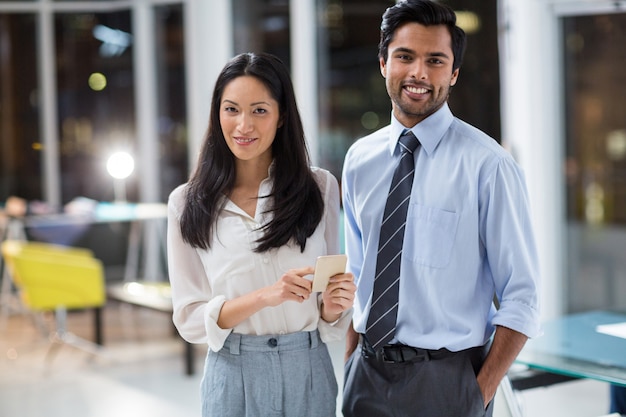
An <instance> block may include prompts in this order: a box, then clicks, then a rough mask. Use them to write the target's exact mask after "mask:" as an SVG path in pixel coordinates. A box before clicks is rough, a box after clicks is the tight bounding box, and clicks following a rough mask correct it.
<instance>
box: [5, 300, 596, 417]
mask: <svg viewBox="0 0 626 417" xmlns="http://www.w3.org/2000/svg"><path fill="white" fill-rule="evenodd" d="M3 318H4V319H5V320H2V321H0V354H1V355H2V356H1V357H0V417H40V416H47V417H111V416H115V417H142V416H150V417H173V416H185V417H199V416H200V412H199V409H200V398H199V393H198V392H199V389H198V387H199V385H200V378H201V376H200V371H201V367H202V362H203V360H204V355H205V354H206V348H203V347H202V346H197V347H196V356H195V358H196V364H195V365H196V366H195V368H196V370H197V372H196V374H195V375H193V376H186V375H185V374H184V363H183V356H182V355H183V344H182V343H181V341H180V340H179V339H178V338H176V337H175V336H173V333H172V327H171V323H170V321H169V316H167V315H165V314H162V313H158V312H154V311H149V310H146V309H141V308H133V307H130V306H127V305H120V304H109V305H107V307H106V308H105V310H104V323H105V328H104V338H105V348H104V349H103V350H102V351H101V352H100V353H98V354H97V355H93V354H91V353H87V352H84V351H81V350H79V349H77V348H75V347H72V346H67V345H66V346H61V347H60V349H58V350H57V351H56V352H57V353H56V355H53V357H51V358H48V359H47V360H46V352H47V351H48V349H49V346H50V343H49V341H48V339H47V338H46V337H45V336H43V331H42V330H41V326H49V325H50V324H51V322H52V318H51V317H45V318H44V319H43V320H40V321H39V324H38V322H37V321H35V320H33V319H32V317H30V316H28V315H25V314H12V315H11V316H9V317H8V319H6V316H5V317H3ZM91 320H92V316H91V312H87V311H81V312H73V313H70V314H69V317H68V329H69V330H70V331H72V332H74V333H75V334H76V335H77V336H79V337H84V338H91V331H92V327H91ZM330 351H331V355H332V358H333V361H334V363H335V365H336V366H335V368H336V375H337V378H338V379H339V381H340V386H341V381H342V372H343V371H342V363H341V362H342V355H343V345H342V343H341V342H337V343H333V344H331V345H330ZM607 392H608V388H607V386H606V385H605V384H603V383H600V382H594V381H589V380H581V381H573V382H568V383H563V384H558V385H555V386H552V387H548V388H537V389H532V390H525V391H521V392H518V393H517V396H518V399H519V402H520V404H521V406H522V409H523V410H524V417H596V416H600V415H603V414H606V412H607V410H608V396H607ZM337 415H338V416H340V415H341V414H340V413H339V412H338V414H337Z"/></svg>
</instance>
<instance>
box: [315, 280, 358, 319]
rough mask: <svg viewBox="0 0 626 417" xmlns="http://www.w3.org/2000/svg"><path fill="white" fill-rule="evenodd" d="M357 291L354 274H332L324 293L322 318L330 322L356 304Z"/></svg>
mask: <svg viewBox="0 0 626 417" xmlns="http://www.w3.org/2000/svg"><path fill="white" fill-rule="evenodd" d="M355 293H356V285H355V284H354V275H352V274H351V273H349V272H348V273H345V274H337V275H334V276H332V277H331V278H330V281H329V283H328V287H326V291H324V292H323V293H322V300H323V302H322V313H321V316H322V319H324V321H327V322H329V323H332V322H333V321H335V320H337V319H339V317H341V313H343V312H344V311H346V310H348V309H349V308H351V307H352V305H353V304H354V294H355Z"/></svg>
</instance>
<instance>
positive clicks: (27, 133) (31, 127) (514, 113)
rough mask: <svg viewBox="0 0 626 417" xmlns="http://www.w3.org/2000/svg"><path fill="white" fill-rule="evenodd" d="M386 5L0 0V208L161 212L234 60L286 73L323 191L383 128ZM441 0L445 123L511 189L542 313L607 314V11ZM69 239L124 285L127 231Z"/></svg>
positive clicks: (151, 248) (617, 284) (614, 224)
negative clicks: (529, 234)
mask: <svg viewBox="0 0 626 417" xmlns="http://www.w3.org/2000/svg"><path fill="white" fill-rule="evenodd" d="M394 3H395V1H394V0H133V1H130V0H92V1H87V0H85V1H79V0H74V1H72V0H30V1H28V0H2V1H0V209H2V208H4V209H5V212H7V211H10V210H7V209H8V208H9V205H8V204H7V203H8V202H9V201H11V198H12V197H17V198H19V199H20V200H19V201H23V202H25V204H26V205H25V206H24V207H21V208H20V213H21V214H26V215H29V214H34V215H51V214H55V213H60V212H64V211H66V210H67V209H68V207H75V206H76V204H77V203H81V202H83V203H84V202H89V204H101V203H111V202H120V201H123V202H128V203H131V204H163V203H165V202H166V201H167V196H168V194H169V192H170V191H171V190H172V189H173V188H174V187H176V186H177V185H178V184H181V183H183V182H185V181H186V179H187V177H188V175H189V173H190V172H191V170H193V168H194V166H195V164H196V158H197V153H198V149H199V147H200V144H201V141H202V136H203V134H204V131H205V129H206V125H207V121H208V114H209V105H210V99H211V93H212V89H213V83H214V81H215V78H216V76H217V74H218V73H219V71H220V70H221V68H222V66H223V65H224V63H225V62H226V61H227V60H228V59H229V58H231V57H232V56H233V55H235V54H237V53H240V52H246V51H255V52H260V51H266V52H271V53H274V54H276V55H278V56H279V57H280V58H281V59H283V60H284V61H285V62H286V63H287V64H288V66H289V67H290V68H291V72H292V78H293V80H294V85H295V88H296V92H297V96H298V104H299V107H300V111H301V114H302V117H303V120H304V124H305V130H306V134H307V140H308V143H309V149H310V152H311V155H312V159H313V161H314V163H315V165H318V166H321V167H324V168H326V169H329V170H330V171H331V172H332V173H333V174H335V175H336V176H337V178H340V176H341V169H342V162H343V157H344V154H345V152H346V150H347V148H348V147H349V146H350V145H351V144H352V143H353V142H354V141H355V140H356V139H357V138H359V137H361V136H363V135H365V134H368V133H370V132H372V131H374V130H376V129H378V128H380V127H382V126H384V125H386V124H387V123H388V122H389V115H390V111H391V108H390V104H389V99H388V96H387V94H386V91H385V86H384V81H383V79H382V77H381V76H380V73H379V67H378V59H377V45H378V40H379V32H378V29H379V26H380V20H381V15H382V13H383V12H384V11H385V9H386V8H387V7H389V6H390V5H392V4H394ZM445 3H447V4H449V5H450V6H452V7H453V8H454V9H455V10H456V11H457V16H458V20H459V24H460V26H462V27H463V28H464V29H465V31H466V32H467V34H468V48H467V55H466V57H465V61H464V64H463V66H462V68H461V75H460V80H459V82H458V84H457V86H455V88H454V91H453V93H452V95H451V97H450V106H451V109H452V111H453V112H454V113H455V115H456V116H458V117H460V118H462V119H464V120H466V121H467V122H469V123H471V124H473V125H475V126H476V127H478V128H480V129H482V130H484V131H485V132H486V133H488V134H489V135H491V136H492V137H493V138H494V139H495V140H497V141H498V142H500V143H502V145H503V146H505V147H506V148H507V149H509V150H510V151H511V152H512V153H513V155H514V156H515V158H516V159H517V160H518V161H519V163H520V164H521V166H522V167H523V168H524V170H525V173H526V176H527V181H528V187H529V193H530V199H531V204H532V207H533V216H534V221H535V228H536V231H537V240H538V244H539V250H540V255H541V273H542V277H543V281H542V297H543V306H544V308H543V311H542V315H543V316H544V318H552V317H558V316H560V315H563V314H567V313H573V312H579V311H587V310H592V309H597V308H621V309H624V308H625V307H626V257H625V256H624V249H623V248H624V247H626V230H625V228H624V225H625V223H626V82H625V81H626V79H625V78H626V75H625V72H624V71H623V68H624V67H626V48H624V45H626V1H604V0H575V1H574V0H525V1H515V0H448V1H445ZM116 152H125V153H126V154H127V155H130V156H131V157H132V163H133V165H134V169H132V167H131V169H130V170H128V171H129V173H128V172H127V173H126V174H122V178H118V177H116V176H115V175H117V174H115V173H113V172H110V171H107V161H108V158H109V157H110V156H111V155H113V154H114V153H116ZM9 214H10V213H9ZM122 217H124V216H122ZM159 227H162V226H155V228H156V229H159ZM148 229H149V228H146V230H143V231H142V232H141V233H147V237H148V239H144V241H145V242H143V245H144V246H142V249H141V251H140V253H139V258H140V259H142V260H144V261H146V262H144V265H148V266H145V267H140V269H141V268H144V269H143V270H142V274H143V275H146V276H148V277H149V278H150V279H153V280H166V276H165V272H164V271H165V270H166V265H165V260H164V258H163V256H162V255H163V252H162V244H163V241H162V239H163V235H162V234H161V233H160V232H159V230H153V231H152V232H150V230H148ZM68 230H70V229H65V232H64V233H62V234H63V237H64V238H66V239H69V241H68V242H67V243H70V244H72V245H74V246H82V247H88V248H90V249H92V250H93V251H94V253H95V254H96V256H97V257H98V258H100V259H102V260H103V262H104V264H105V270H106V280H107V281H108V282H115V281H123V280H124V279H125V278H126V277H127V275H126V274H127V273H128V263H129V256H130V255H133V256H136V255H137V254H136V253H131V252H133V250H135V249H134V248H133V247H130V246H131V245H132V244H133V243H132V242H134V241H133V240H132V239H131V240H129V235H132V234H133V230H132V222H125V221H115V222H107V221H102V222H97V223H93V224H90V225H89V227H83V228H81V229H80V231H78V232H77V231H76V230H75V228H74V233H72V234H71V235H70V234H68V233H70V232H69V231H68ZM24 232H25V233H26V234H27V235H28V237H29V238H30V239H34V240H37V239H43V240H45V239H48V238H50V235H49V234H42V233H41V230H39V231H38V230H37V227H35V226H33V227H26V230H24ZM150 233H152V234H150ZM57 235H58V233H57ZM57 237H58V236H57ZM70 238H71V239H70ZM144 258H145V259H144ZM133 262H134V261H133ZM146 268H147V269H149V270H146Z"/></svg>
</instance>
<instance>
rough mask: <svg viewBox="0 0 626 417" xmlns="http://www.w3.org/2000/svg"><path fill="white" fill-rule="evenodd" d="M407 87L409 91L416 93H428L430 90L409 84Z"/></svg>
mask: <svg viewBox="0 0 626 417" xmlns="http://www.w3.org/2000/svg"><path fill="white" fill-rule="evenodd" d="M406 89H407V90H408V91H409V93H414V94H426V93H427V92H428V90H427V89H426V88H424V87H420V88H417V87H411V86H407V88H406Z"/></svg>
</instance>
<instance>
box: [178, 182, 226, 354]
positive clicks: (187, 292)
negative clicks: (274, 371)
mask: <svg viewBox="0 0 626 417" xmlns="http://www.w3.org/2000/svg"><path fill="white" fill-rule="evenodd" d="M183 200H184V199H183V189H182V188H180V187H179V188H178V189H177V190H175V191H174V192H173V193H172V194H171V196H170V199H169V201H168V223H167V224H168V225H167V251H168V272H169V280H170V285H171V287H172V302H173V314H172V319H173V322H174V325H175V326H176V329H177V330H178V332H179V333H180V335H181V337H182V338H183V339H185V340H186V341H188V342H190V343H206V344H208V346H209V348H211V349H212V350H219V349H220V348H221V347H222V345H223V344H224V341H225V340H226V337H227V336H228V335H229V334H230V332H231V331H232V329H222V328H220V327H219V326H218V325H217V320H218V318H219V314H220V310H221V308H222V306H223V305H224V302H225V301H226V298H225V297H224V296H223V295H214V294H213V291H212V290H211V287H210V285H209V279H208V277H207V275H206V271H205V268H204V266H203V265H202V261H201V259H200V256H199V255H198V253H197V250H196V249H195V248H193V247H192V246H191V245H188V244H186V243H185V242H184V241H183V238H182V235H181V231H180V213H181V208H182V202H183Z"/></svg>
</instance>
